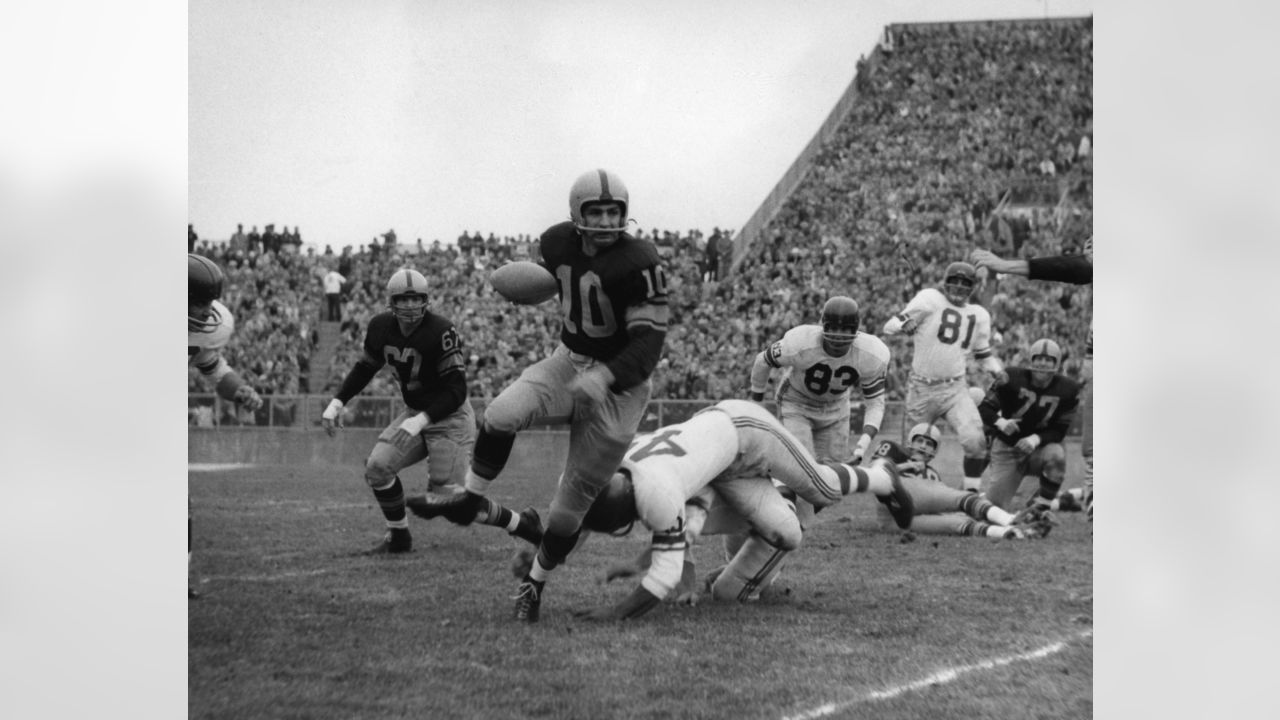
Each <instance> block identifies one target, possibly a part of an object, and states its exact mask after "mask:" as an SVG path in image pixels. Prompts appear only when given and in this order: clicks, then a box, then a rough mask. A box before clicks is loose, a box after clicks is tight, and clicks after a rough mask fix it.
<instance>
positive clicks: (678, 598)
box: [671, 558, 698, 607]
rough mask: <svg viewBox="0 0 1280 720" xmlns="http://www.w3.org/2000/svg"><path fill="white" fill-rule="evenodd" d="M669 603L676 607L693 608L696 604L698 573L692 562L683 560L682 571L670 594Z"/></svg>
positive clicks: (686, 559)
mask: <svg viewBox="0 0 1280 720" xmlns="http://www.w3.org/2000/svg"><path fill="white" fill-rule="evenodd" d="M671 601H672V602H674V603H675V604H677V605H688V606H690V607H693V606H694V605H697V604H698V573H697V571H696V569H695V568H694V565H693V561H692V560H690V559H688V558H685V560H684V569H683V571H681V573H680V582H679V583H678V584H677V585H676V587H675V589H674V590H673V591H672V592H671Z"/></svg>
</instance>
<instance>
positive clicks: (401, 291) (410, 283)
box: [387, 268, 427, 324]
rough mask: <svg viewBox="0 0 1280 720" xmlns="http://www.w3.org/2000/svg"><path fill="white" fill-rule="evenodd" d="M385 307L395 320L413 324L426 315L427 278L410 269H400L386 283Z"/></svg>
mask: <svg viewBox="0 0 1280 720" xmlns="http://www.w3.org/2000/svg"><path fill="white" fill-rule="evenodd" d="M387 307H389V308H390V309H391V314H392V315H395V316H396V319H397V320H399V321H400V322H403V323H406V324H413V323H416V322H418V321H419V320H421V319H422V318H423V317H425V316H426V314H427V278H426V276H425V275H423V274H422V273H420V272H418V271H417V270H414V269H412V268H400V269H399V270H397V271H395V272H393V273H391V279H390V280H388V281H387Z"/></svg>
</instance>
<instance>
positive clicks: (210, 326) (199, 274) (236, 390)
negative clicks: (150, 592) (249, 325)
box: [187, 253, 262, 600]
mask: <svg viewBox="0 0 1280 720" xmlns="http://www.w3.org/2000/svg"><path fill="white" fill-rule="evenodd" d="M224 282H225V277H224V276H223V274H222V268H220V267H218V265H217V263H215V262H214V261H212V260H210V259H209V258H207V257H204V256H203V255H196V254H194V253H188V254H187V363H188V364H189V365H195V366H196V369H197V370H199V371H200V374H201V375H203V376H204V377H206V378H208V379H209V381H210V382H212V383H213V385H214V392H216V393H217V394H218V397H221V398H222V399H224V400H229V401H231V402H234V403H236V404H237V405H242V406H244V407H246V408H248V409H249V410H254V411H256V410H257V409H258V408H260V407H262V398H261V397H260V396H259V395H258V392H257V391H256V390H254V389H253V386H251V385H249V384H248V383H246V382H245V381H244V379H243V378H241V377H240V375H239V373H237V372H236V371H235V370H232V369H231V366H230V365H228V364H227V361H226V360H225V359H224V358H223V357H222V348H224V347H226V345H227V341H229V340H230V339H231V333H232V331H234V330H235V328H236V319H235V317H233V316H232V315H231V311H230V310H228V309H227V306H226V305H223V304H222V303H221V302H220V298H221V297H222V286H223V284H224ZM187 567H188V569H190V567H191V500H190V498H188V499H187ZM199 596H200V593H198V592H197V591H196V590H195V589H194V588H192V587H191V586H190V585H188V586H187V598H188V599H192V600H194V599H196V598H198V597H199Z"/></svg>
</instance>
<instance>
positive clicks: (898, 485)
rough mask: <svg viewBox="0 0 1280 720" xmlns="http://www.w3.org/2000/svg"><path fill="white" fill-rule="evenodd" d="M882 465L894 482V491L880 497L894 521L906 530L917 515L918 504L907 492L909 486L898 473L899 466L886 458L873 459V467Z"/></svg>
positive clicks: (890, 479)
mask: <svg viewBox="0 0 1280 720" xmlns="http://www.w3.org/2000/svg"><path fill="white" fill-rule="evenodd" d="M877 465H879V466H881V467H883V468H884V469H885V472H887V473H889V481H890V482H891V483H893V492H892V493H890V494H888V495H881V496H879V497H878V499H879V500H880V502H881V503H883V504H884V506H885V507H886V508H888V509H889V514H890V515H892V516H893V521H894V522H895V523H897V525H898V527H900V528H902V529H903V530H906V529H907V528H909V527H911V519H912V518H913V517H915V515H916V504H915V501H914V500H912V499H911V493H909V492H907V488H906V487H904V486H903V484H902V476H901V475H899V474H898V466H897V465H895V464H893V463H891V462H889V461H888V460H885V459H883V458H877V459H875V460H873V461H872V463H871V467H875V466H877Z"/></svg>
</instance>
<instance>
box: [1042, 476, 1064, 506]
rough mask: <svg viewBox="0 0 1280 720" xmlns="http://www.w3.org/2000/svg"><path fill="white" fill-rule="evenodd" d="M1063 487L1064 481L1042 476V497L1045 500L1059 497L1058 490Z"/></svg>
mask: <svg viewBox="0 0 1280 720" xmlns="http://www.w3.org/2000/svg"><path fill="white" fill-rule="evenodd" d="M1061 489H1062V481H1061V480H1058V481H1057V482H1055V481H1053V480H1050V479H1049V478H1047V477H1045V476H1044V475H1041V476H1040V497H1041V498H1044V499H1045V500H1054V499H1055V498H1057V497H1058V491H1059V490H1061Z"/></svg>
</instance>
